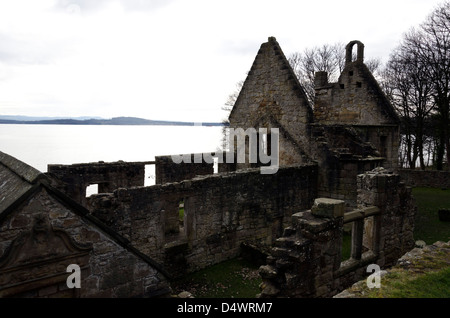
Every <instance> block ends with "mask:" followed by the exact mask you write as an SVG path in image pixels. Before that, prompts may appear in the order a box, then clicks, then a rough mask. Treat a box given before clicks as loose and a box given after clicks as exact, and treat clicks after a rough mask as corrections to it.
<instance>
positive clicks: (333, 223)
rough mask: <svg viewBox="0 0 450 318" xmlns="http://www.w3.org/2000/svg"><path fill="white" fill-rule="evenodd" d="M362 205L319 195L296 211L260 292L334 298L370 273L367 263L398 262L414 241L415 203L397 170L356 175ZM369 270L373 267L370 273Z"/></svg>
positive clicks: (276, 246)
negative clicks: (348, 228)
mask: <svg viewBox="0 0 450 318" xmlns="http://www.w3.org/2000/svg"><path fill="white" fill-rule="evenodd" d="M358 203H359V206H358V209H356V210H354V211H351V212H347V213H345V208H344V202H343V201H341V200H333V199H325V198H320V199H317V200H316V201H315V204H314V206H313V207H312V208H311V210H307V211H304V212H299V213H296V214H294V215H293V216H292V225H291V226H290V227H288V228H286V229H285V232H284V235H283V237H280V238H279V239H277V240H276V242H275V244H274V247H273V248H272V250H271V255H270V256H269V257H268V258H267V265H264V266H262V267H261V268H260V274H261V276H262V278H263V285H262V287H263V289H262V293H261V295H260V296H261V297H331V296H333V295H335V294H337V293H339V292H340V291H342V290H343V289H345V288H347V287H348V286H350V285H352V284H353V283H355V282H357V281H359V280H360V279H362V278H363V277H364V276H366V275H368V273H367V266H368V265H369V264H377V265H379V266H380V267H381V268H383V267H389V266H392V265H394V264H395V262H396V261H397V259H398V258H400V257H401V256H402V255H403V254H404V253H405V252H407V251H409V250H410V249H411V248H413V246H414V239H413V230H414V215H415V211H416V208H415V205H414V201H413V199H412V196H411V191H410V189H408V188H407V187H406V186H405V185H404V184H403V183H401V182H400V177H399V175H397V174H390V173H386V171H385V170H383V169H375V170H374V171H371V172H368V173H365V174H362V175H359V176H358ZM348 222H352V224H353V229H352V251H351V258H350V259H348V260H345V261H342V256H341V254H342V237H343V227H344V223H348ZM370 273H371V272H370Z"/></svg>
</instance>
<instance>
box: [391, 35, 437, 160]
mask: <svg viewBox="0 0 450 318" xmlns="http://www.w3.org/2000/svg"><path fill="white" fill-rule="evenodd" d="M413 33H414V31H411V34H410V36H413ZM425 68H426V65H422V64H421V63H419V62H418V57H417V54H416V52H415V51H412V50H409V49H408V48H406V47H404V46H403V44H402V45H400V46H399V47H398V48H397V49H396V50H394V52H393V53H392V54H391V57H390V60H389V62H388V63H387V65H386V68H385V71H384V73H383V77H384V81H383V82H384V84H383V88H384V89H385V90H387V91H386V93H387V95H388V96H389V97H390V100H391V102H392V104H393V105H394V107H395V108H396V109H397V111H398V112H399V114H400V115H401V133H402V135H403V136H402V140H401V142H402V147H401V148H400V149H401V151H402V153H401V156H402V157H403V159H404V160H403V162H404V161H406V163H407V165H408V166H409V167H410V168H412V169H414V168H415V166H416V161H417V159H418V158H419V161H420V167H421V168H422V169H425V160H424V141H425V139H426V135H425V133H424V127H425V121H426V120H427V118H428V116H429V114H430V112H431V111H432V110H433V109H434V102H433V99H432V94H431V92H432V85H431V83H430V81H429V80H428V78H427V76H426V70H425Z"/></svg>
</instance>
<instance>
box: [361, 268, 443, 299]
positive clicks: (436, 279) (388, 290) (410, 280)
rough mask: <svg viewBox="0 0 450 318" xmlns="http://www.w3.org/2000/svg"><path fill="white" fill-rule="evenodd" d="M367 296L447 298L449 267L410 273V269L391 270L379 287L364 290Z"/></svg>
mask: <svg viewBox="0 0 450 318" xmlns="http://www.w3.org/2000/svg"><path fill="white" fill-rule="evenodd" d="M365 297H367V298H449V297H450V267H445V268H443V269H441V270H439V271H432V272H426V273H422V274H421V275H414V274H411V272H410V271H405V270H403V271H392V272H391V273H390V274H389V275H387V276H384V277H383V278H382V281H381V288H373V289H371V290H369V289H366V290H365Z"/></svg>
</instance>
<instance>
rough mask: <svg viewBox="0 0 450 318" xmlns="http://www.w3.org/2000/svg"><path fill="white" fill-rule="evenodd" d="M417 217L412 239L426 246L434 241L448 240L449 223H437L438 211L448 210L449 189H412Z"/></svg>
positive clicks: (449, 204) (449, 234)
mask: <svg viewBox="0 0 450 318" xmlns="http://www.w3.org/2000/svg"><path fill="white" fill-rule="evenodd" d="M412 193H413V196H414V198H415V199H416V204H417V209H418V211H417V215H416V221H415V228H414V239H415V240H423V241H425V243H427V244H433V243H434V242H436V241H444V242H448V241H449V240H450V222H442V221H439V217H438V210H439V209H440V208H447V209H450V189H446V190H442V189H436V188H414V189H413V191H412Z"/></svg>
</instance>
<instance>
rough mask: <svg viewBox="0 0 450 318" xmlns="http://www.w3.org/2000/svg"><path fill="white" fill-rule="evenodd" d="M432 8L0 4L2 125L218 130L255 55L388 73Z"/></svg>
mask: <svg viewBox="0 0 450 318" xmlns="http://www.w3.org/2000/svg"><path fill="white" fill-rule="evenodd" d="M440 3H442V1H437V0H377V1H362V0H359V1H357V0H355V1H351V0H339V1H336V0H334V1H333V0H330V1H328V0H327V1H324V0H322V1H320V0H318V1H299V0H295V1H294V0H276V1H265V0H0V115H29V116H99V117H104V118H111V117H117V116H136V117H143V118H147V119H161V120H185V121H197V122H200V121H221V120H222V119H223V118H224V117H225V115H224V113H223V111H221V107H222V105H223V104H224V103H225V102H226V100H227V97H228V95H229V94H230V93H232V92H233V91H234V90H235V85H236V83H237V82H238V81H240V80H243V79H245V77H246V72H247V71H248V70H249V69H250V67H251V65H252V63H253V60H254V58H255V56H256V54H257V52H258V49H259V47H260V45H261V43H263V42H266V41H267V38H268V37H269V36H274V37H276V39H277V41H278V43H279V44H280V46H281V48H282V50H283V51H284V53H285V55H286V56H289V55H290V54H291V53H293V52H296V51H298V52H301V51H303V50H304V49H305V48H311V47H314V46H318V45H322V44H325V43H329V44H333V43H336V42H342V43H348V42H350V41H351V40H360V41H362V42H363V43H364V44H365V57H367V58H372V57H378V58H380V59H382V61H383V62H385V61H386V60H387V59H388V57H389V54H390V53H391V51H392V50H393V49H394V48H395V47H396V46H397V45H398V43H399V41H400V40H401V37H402V34H403V33H404V32H406V31H408V29H410V28H411V27H413V26H418V25H419V24H420V23H422V22H423V21H424V20H425V18H426V17H427V16H428V15H429V14H430V13H431V11H432V10H433V9H434V8H435V7H436V5H438V4H440Z"/></svg>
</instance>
